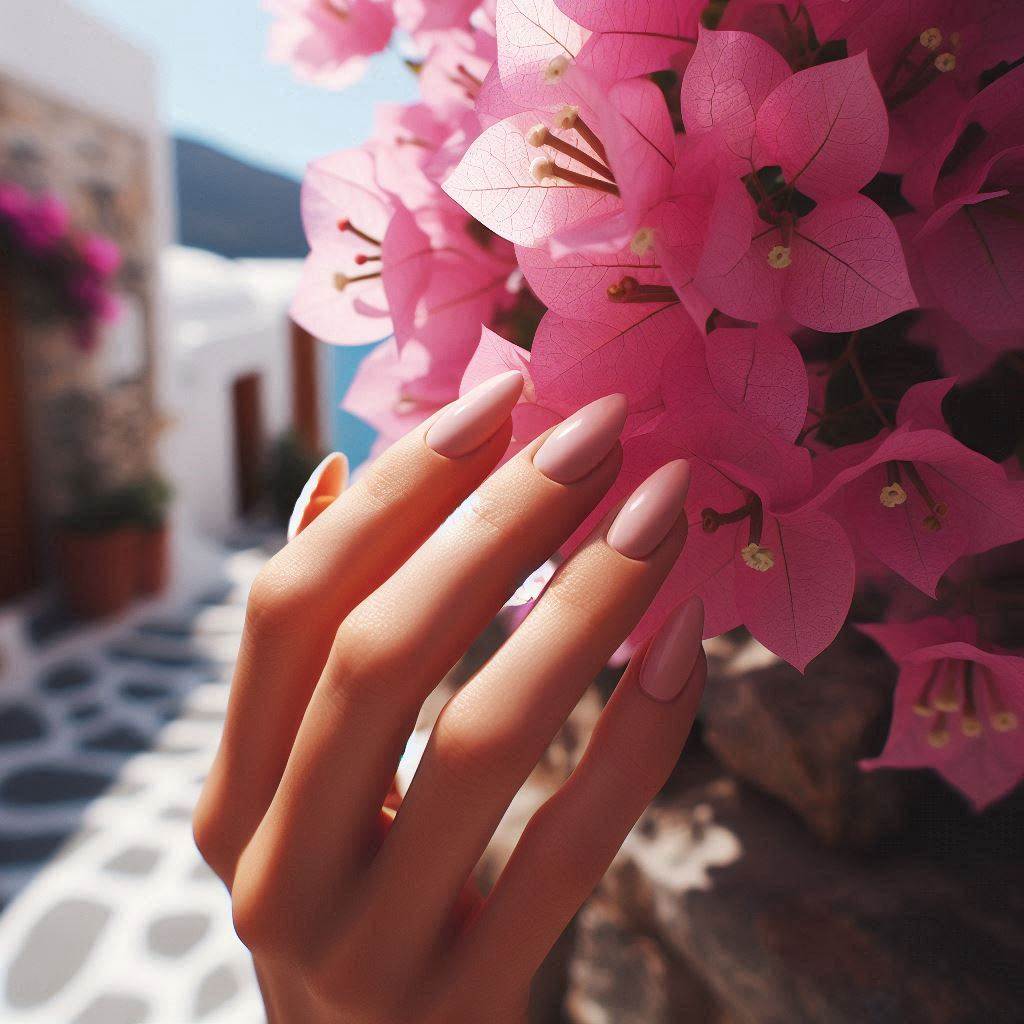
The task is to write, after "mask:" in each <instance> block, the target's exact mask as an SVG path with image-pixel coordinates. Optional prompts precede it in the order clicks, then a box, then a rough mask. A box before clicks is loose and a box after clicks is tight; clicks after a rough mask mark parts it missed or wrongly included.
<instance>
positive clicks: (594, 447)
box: [533, 395, 629, 484]
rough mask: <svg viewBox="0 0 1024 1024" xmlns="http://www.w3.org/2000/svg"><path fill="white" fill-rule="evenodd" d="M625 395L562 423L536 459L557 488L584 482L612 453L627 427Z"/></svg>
mask: <svg viewBox="0 0 1024 1024" xmlns="http://www.w3.org/2000/svg"><path fill="white" fill-rule="evenodd" d="M628 409H629V404H628V402H627V401H626V396H625V395H605V396H604V398H599V399H598V400H597V401H596V402H591V403H590V405H585V406H584V407H583V408H582V409H580V410H579V411H578V412H575V413H573V415H572V416H570V417H569V418H568V419H566V420H565V421H563V422H562V423H560V424H559V425H558V426H557V427H556V428H555V429H554V431H553V432H552V433H551V434H550V435H549V436H548V438H547V440H546V441H545V442H544V443H543V444H542V445H541V446H540V449H539V450H538V451H537V454H536V455H534V457H533V464H534V466H535V467H536V468H537V469H538V470H539V471H540V472H541V473H543V474H544V475H545V476H546V477H547V478H548V479H549V480H554V481H555V483H557V484H571V483H574V482H575V481H577V480H582V479H583V477H585V476H586V475H587V474H588V473H589V472H590V471H591V470H592V469H594V468H595V467H596V466H597V465H598V464H599V463H600V462H601V460H602V459H604V457H605V456H606V455H607V454H608V453H609V452H610V451H611V450H612V448H613V447H614V445H615V442H616V441H617V440H618V437H619V434H621V433H622V428H623V427H624V426H625V424H626V413H627V411H628Z"/></svg>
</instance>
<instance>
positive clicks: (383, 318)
mask: <svg viewBox="0 0 1024 1024" xmlns="http://www.w3.org/2000/svg"><path fill="white" fill-rule="evenodd" d="M270 6H271V8H272V9H273V10H274V11H275V12H276V13H277V14H278V16H279V18H278V22H277V23H276V25H275V30H274V32H275V35H274V50H275V53H276V55H277V56H278V57H279V58H282V59H287V60H290V61H292V62H293V63H294V64H295V66H296V68H297V69H298V71H299V72H300V73H301V74H302V75H303V76H305V77H306V78H309V79H311V80H316V81H321V82H325V83H328V84H338V83H341V82H347V81H349V80H351V78H352V77H353V76H354V75H355V74H356V73H358V70H359V68H360V67H361V66H362V63H363V62H364V61H365V59H366V58H367V56H368V55H370V54H372V53H374V52H376V51H377V50H380V49H381V48H382V47H383V46H384V45H385V44H386V43H387V42H388V41H389V40H390V39H391V38H392V34H393V33H394V32H395V31H396V29H397V30H398V31H399V35H400V38H401V39H403V40H405V42H406V44H407V45H412V46H414V47H415V49H416V56H415V58H411V59H410V65H411V66H412V67H413V68H414V70H415V71H416V73H417V74H418V77H419V82H420V87H421V94H422V99H421V101H420V102H417V103H414V104H411V105H407V106H391V107H384V108H383V109H381V110H380V111H379V113H378V117H377V126H376V129H375V132H374V134H373V137H372V138H371V139H370V140H369V141H368V142H367V143H366V144H365V145H364V146H362V147H361V148H359V149H357V150H351V151H346V152H342V153H336V154H334V155H332V156H329V157H327V158H325V159H323V160H321V161H318V162H317V163H315V164H313V165H312V166H311V168H310V171H309V175H308V177H307V180H306V183H305V188H304V196H303V213H304V219H305V223H306V228H307V233H308V237H309V242H310V246H311V249H312V252H311V254H310V256H309V259H308V262H307V265H306V270H305V276H304V280H303V284H302V286H301V289H300V292H299V294H298V296H297V298H296V301H295V305H294V315H295V316H296V318H297V319H298V320H299V321H300V322H301V323H302V324H304V325H305V326H306V327H307V328H308V329H309V330H310V331H312V332H313V333H314V334H316V335H318V336H319V337H321V338H324V339H325V340H328V341H332V342H335V343H339V344H357V343H363V342H368V341H372V340H376V339H380V338H384V337H389V340H388V341H387V342H386V343H385V344H383V345H382V346H380V347H379V348H378V349H377V350H375V352H374V353H373V355H372V356H371V357H369V358H368V359H367V360H366V362H365V364H364V365H363V368H362V370H361V372H360V374H359V376H358V378H357V380H356V383H355V385H354V387H353V389H352V392H351V393H350V395H349V396H348V399H347V402H346V404H347V407H348V408H349V409H350V410H352V411H354V412H357V413H359V414H360V415H363V416H364V417H365V418H366V419H368V420H369V421H370V422H371V423H373V424H374V425H375V426H376V427H377V428H378V429H379V430H380V431H381V435H382V441H381V443H386V442H388V441H389V440H390V439H392V438H393V437H394V436H395V435H397V434H399V433H401V432H403V431H404V430H405V429H406V428H408V427H410V426H411V425H413V424H414V423H415V422H417V421H419V420H421V419H422V418H424V417H425V416H426V415H428V414H429V413H430V412H432V411H433V410H434V409H436V408H437V407H438V406H439V405H440V404H442V403H444V402H447V401H449V400H451V399H452V398H453V397H454V396H456V395H457V394H458V393H459V391H460V389H465V388H467V387H469V386H472V385H473V384H474V383H476V382H478V381H479V380H481V379H483V378H485V377H488V376H491V375H493V374H494V373H496V372H498V371H501V370H505V369H508V368H513V367H514V368H517V369H519V370H521V371H522V372H523V374H524V376H525V377H526V380H527V386H526V389H525V392H524V396H523V399H522V401H521V404H520V405H519V407H518V408H517V410H516V413H515V417H514V423H515V432H514V442H513V450H518V449H519V448H521V447H522V446H523V445H526V444H528V443H529V442H530V441H532V440H533V439H534V438H536V437H537V436H538V435H539V434H540V433H541V432H543V431H544V430H546V429H548V428H549V427H550V426H551V425H552V424H553V423H555V422H557V421H558V419H559V418H561V417H562V416H564V415H566V414H567V413H569V412H571V411H573V410H574V409H576V408H578V407H579V406H581V405H582V404H584V403H586V402H588V401H591V400H592V399H595V398H597V397H599V396H601V395H604V394H607V393H609V392H621V393H623V394H625V395H626V396H627V398H628V400H629V403H630V416H629V419H628V422H627V427H626V431H625V433H624V439H623V447H624V465H623V470H622V473H621V476H620V479H619V481H618V483H617V485H616V486H615V487H614V488H613V490H612V492H611V493H610V494H609V496H608V498H607V500H606V502H605V503H604V504H603V505H602V506H601V507H600V508H598V510H597V511H596V512H595V516H602V515H604V514H605V512H606V510H607V507H608V505H609V504H611V503H614V502H617V501H619V500H621V499H622V498H623V497H624V496H625V495H626V494H627V493H628V492H629V491H630V490H631V489H632V488H633V487H634V486H636V484H637V483H638V482H639V481H640V480H641V479H642V478H643V477H644V476H645V475H646V474H648V473H650V472H651V471H652V470H654V469H655V468H656V467H657V466H658V465H660V464H662V463H664V462H666V461H667V460H669V459H673V458H678V457H685V458H687V459H689V460H690V462H691V464H692V466H693V484H692V487H691V491H690V498H689V503H688V509H689V515H690V529H691V533H690V539H689V542H688V544H687V547H686V550H685V553H684V555H683V557H682V558H681V559H680V561H679V563H678V564H677V566H676V568H675V570H674V571H673V573H672V574H671V576H670V578H669V579H668V581H667V582H666V584H665V586H664V587H663V589H662V592H661V593H660V595H659V596H658V599H657V600H656V602H655V604H654V606H653V607H652V609H651V610H650V612H649V613H648V615H647V616H646V617H645V619H644V620H643V622H642V623H641V624H640V626H639V627H638V629H637V631H636V633H635V635H634V637H633V638H632V640H633V642H640V641H642V640H643V639H644V638H645V637H646V636H648V635H649V634H650V633H651V631H652V630H653V628H654V627H655V626H656V625H657V623H658V622H660V620H661V619H662V618H663V617H664V616H665V614H666V612H667V610H668V609H669V608H670V607H672V606H674V605H676V604H677V603H679V602H680V601H682V600H684V599H685V598H686V597H687V596H689V595H690V594H695V593H696V594H699V595H700V596H701V597H702V598H703V600H704V603H705V606H706V609H707V633H708V635H709V636H711V635H716V634H719V633H722V632H724V631H726V630H729V629H732V628H734V627H736V626H739V625H744V626H746V628H747V629H748V630H749V631H750V632H751V633H752V634H753V635H754V636H755V637H756V638H757V639H758V640H760V641H761V642H762V643H763V644H764V645H765V646H766V647H768V648H769V649H771V650H772V651H774V652H775V653H776V654H778V655H779V656H780V657H782V658H784V659H786V660H787V661H789V662H790V663H791V664H793V665H794V666H796V667H797V668H799V669H803V668H804V667H805V666H806V665H807V663H808V662H809V661H810V660H811V659H812V658H814V657H815V656H816V655H817V654H819V653H820V652H821V651H822V650H823V649H824V648H825V647H826V646H828V645H829V644H830V643H831V641H832V640H833V638H834V637H835V636H836V633H837V631H838V630H839V629H840V627H841V626H842V625H843V623H844V622H845V621H846V620H847V618H848V616H849V615H850V611H851V606H852V605H853V603H854V602H855V600H859V599H860V598H861V597H863V596H864V595H867V594H871V595H878V594H881V595H883V597H884V605H885V607H886V609H887V610H886V612H885V617H886V618H887V622H886V624H875V625H871V626H865V627H864V629H865V632H867V633H868V634H869V635H870V636H872V637H873V638H874V639H875V640H876V641H877V642H878V643H879V644H880V645H881V646H882V647H883V648H884V649H885V650H886V651H887V652H888V653H889V654H890V655H891V656H892V657H893V658H894V659H895V660H897V661H898V662H899V665H900V669H901V674H900V680H899V684H898V688H897V693H896V697H895V702H894V719H893V726H892V731H891V735H890V738H889V742H888V744H887V746H886V748H885V750H884V751H883V752H882V754H881V756H880V757H878V758H877V759H875V760H874V761H872V762H870V763H869V764H868V765H867V767H878V766H915V765H918V766H919V765H930V766H933V767H935V768H936V769H937V770H938V771H940V772H941V773H943V774H944V775H945V776H946V777H947V778H948V779H949V780H950V781H951V782H952V783H953V784H954V785H955V786H957V787H958V788H959V789H961V790H962V791H963V792H964V793H966V794H967V795H968V797H969V798H970V799H971V800H972V801H973V803H974V804H975V805H976V806H978V807H981V806H984V805H985V804H987V803H989V802H991V801H992V800H994V799H996V798H998V797H999V796H1001V795H1003V794H1005V793H1006V792H1007V791H1008V790H1009V789H1010V788H1012V787H1013V786H1014V785H1015V784H1016V783H1017V782H1018V781H1019V780H1020V778H1021V776H1022V775H1024V734H1022V733H1021V731H1020V728H1019V725H1020V718H1021V715H1024V658H1022V657H1021V656H1020V655H1019V654H1018V653H1014V651H1015V648H1019V647H1020V645H1021V643H1022V642H1024V636H1022V635H1021V633H1020V632H1019V631H1016V633H1015V631H1014V629H1013V628H1012V624H1013V623H1014V622H1015V621H1016V622H1017V624H1018V625H1019V619H1018V620H1014V617H1013V614H1012V612H1010V611H1009V610H1008V604H1007V603H1006V602H1002V603H1001V600H1000V594H1003V595H1006V594H1007V593H1011V594H1012V592H1013V589H1014V588H1013V586H1008V585H1007V583H1006V580H1007V579H1008V578H1009V579H1015V580H1017V581H1018V584H1019V581H1020V580H1022V579H1024V573H1021V572H1020V569H1021V567H1022V565H1024V560H1022V558H1021V555H1022V551H1024V545H1022V544H1021V543H1020V542H1021V540H1022V538H1024V481H1022V479H1021V466H1020V461H1019V455H1020V452H1021V451H1024V411H1022V410H1024V398H1022V388H1024V357H1022V355H1021V352H1020V350H1021V349H1022V348H1024V339H1022V332H1024V65H1022V63H1021V59H1022V57H1024V19H1022V18H1021V17H1019V11H1016V10H1015V7H1016V5H1015V3H1014V2H1012V0H975V2H972V3H969V4H966V3H959V2H956V0H915V2H914V3H904V2H900V0H802V2H801V0H727V2H722V0H717V2H714V3H711V4H706V3H705V2H702V0H640V2H630V3H624V2H622V0H485V2H482V3H477V2H468V3H467V2H461V3H441V2H431V0H393V2H392V0H270ZM591 526H592V521H591V522H588V523H586V524H584V526H583V528H582V529H581V531H580V532H579V533H578V534H577V536H576V537H574V538H573V539H572V540H570V542H569V544H568V546H567V549H566V550H572V548H573V547H574V546H575V545H576V544H578V543H579V541H580V539H581V538H582V537H583V536H584V535H585V534H586V533H587V532H588V531H589V529H590V528H591ZM995 549H1000V550H999V551H998V552H995V554H994V555H993V554H992V553H993V552H994V551H995ZM1013 572H1017V575H1016V576H1013V575H1012V574H1013ZM1020 592H1021V591H1020V587H1019V585H1018V587H1017V589H1016V596H1017V597H1018V598H1019V596H1020ZM870 603H871V602H866V601H865V602H863V606H864V607H867V606H868V605H869V604H870ZM1009 603H1012V601H1010V602H1009ZM874 606H875V607H877V606H878V605H877V602H875V605H874ZM876 617H877V615H876ZM1008 624H1009V626H1008Z"/></svg>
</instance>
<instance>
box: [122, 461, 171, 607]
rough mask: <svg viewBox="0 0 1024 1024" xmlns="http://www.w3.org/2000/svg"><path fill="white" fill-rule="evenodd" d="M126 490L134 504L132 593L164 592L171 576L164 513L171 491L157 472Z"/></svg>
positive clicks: (168, 504)
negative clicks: (133, 584) (133, 573)
mask: <svg viewBox="0 0 1024 1024" xmlns="http://www.w3.org/2000/svg"><path fill="white" fill-rule="evenodd" d="M129 490H130V494H131V501H132V503H133V505H134V510H133V513H132V518H133V520H134V527H135V592H136V593H137V594H139V595H142V596H145V597H149V596H152V595H154V594H159V593H161V592H162V591H163V590H165V589H166V587H167V581H168V578H169V575H170V531H169V529H168V526H167V510H168V507H169V506H170V502H171V497H172V495H173V491H172V488H171V486H170V484H168V483H167V481H166V480H164V478H163V477H161V476H159V475H158V474H156V473H150V474H149V475H148V476H146V477H144V478H143V479H142V480H140V481H138V482H137V483H135V484H134V485H132V486H131V488H129Z"/></svg>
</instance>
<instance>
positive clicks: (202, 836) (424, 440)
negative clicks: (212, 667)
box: [194, 373, 523, 881]
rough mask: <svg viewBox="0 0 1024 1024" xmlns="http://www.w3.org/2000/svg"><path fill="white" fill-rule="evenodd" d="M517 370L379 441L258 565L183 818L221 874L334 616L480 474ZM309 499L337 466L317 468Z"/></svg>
mask: <svg viewBox="0 0 1024 1024" xmlns="http://www.w3.org/2000/svg"><path fill="white" fill-rule="evenodd" d="M522 385H523V381H522V377H521V376H520V375H519V374H517V373H509V374H502V375H500V376H499V377H496V378H493V379H492V380H490V381H486V382H485V383H484V384H482V385H480V386H479V387H478V388H476V389H475V390H474V391H472V392H470V393H469V394H467V395H466V396H464V397H463V398H462V399H460V400H459V401H458V402H456V403H454V404H453V405H451V406H448V407H447V408H446V409H445V410H443V411H442V412H441V413H440V414H439V415H438V416H437V417H435V418H434V419H433V420H431V421H428V422H427V423H425V424H423V425H421V426H420V427H418V428H417V429H416V430H413V431H411V432H410V433H409V434H407V435H406V436H405V437H404V438H402V439H401V440H400V441H398V442H397V443H396V444H394V445H393V446H392V447H391V448H390V449H388V451H386V452H385V453H384V454H383V455H382V456H381V457H380V458H379V459H378V460H377V462H376V463H375V464H374V465H373V466H372V467H370V469H369V470H368V471H367V472H366V473H365V474H364V476H363V477H362V479H361V480H360V481H359V482H358V483H357V484H356V485H355V486H353V487H351V488H350V489H349V490H348V491H345V492H344V493H343V494H341V495H340V496H339V497H337V498H336V500H334V501H332V502H330V503H329V507H327V508H326V509H323V510H321V514H320V515H319V516H317V517H316V519H315V521H314V522H310V523H308V524H307V523H306V522H305V517H303V518H302V519H300V521H299V523H298V524H296V532H298V527H299V526H303V527H304V528H303V529H302V530H301V533H298V535H297V536H296V537H295V539H294V540H292V542H291V543H289V544H288V545H287V546H286V547H285V548H284V549H283V550H282V551H280V552H279V553H278V554H277V555H276V556H275V557H274V558H273V559H271V561H270V562H269V563H268V565H267V566H266V567H265V568H264V569H263V570H262V572H261V573H260V576H259V577H258V579H257V580H256V583H255V584H254V586H253V589H252V592H251V593H250V596H249V603H248V607H247V609H246V625H245V630H244V632H243V636H242V643H241V648H240V651H239V657H238V662H237V664H236V667H235V675H234V679H233V681H232V686H231V696H230V700H229V704H228V712H227V717H226V720H225V725H224V732H223V734H222V737H221V743H220V748H219V750H218V752H217V756H216V758H215V760H214V763H213V766H212V768H211V770H210V773H209V776H208V778H207V781H206V784H205V786H204V788H203V793H202V795H201V797H200V801H199V804H198V806H197V808H196V812H195V816H194V829H195V834H196V841H197V843H198V845H199V848H200V850H201V851H202V852H203V854H204V856H206V858H207V860H208V861H209V863H210V864H211V865H212V866H213V868H214V870H216V871H217V872H218V874H220V876H221V877H222V878H223V879H224V880H225V881H229V880H230V878H231V876H232V874H233V871H234V865H235V862H236V860H237V858H238V856H239V854H240V853H241V851H242V849H243V848H244V846H245V844H246V843H247V842H248V841H249V839H250V837H251V836H252V834H253V832H254V831H255V829H256V826H257V825H258V823H259V821H260V819H261V818H262V817H263V814H264V813H265V811H266V808H267V807H268V806H269V804H270V801H271V799H272V797H273V794H274V791H275V790H276V788H277V784H278V782H279V780H280V777H281V773H282V771H283V770H284V765H285V763H286V761H287V759H288V755H289V753H290V751H291V747H292V742H293V740H294V737H295V733H296V731H297V729H298V726H299V722H300V721H301V718H302V715H303V713H304V712H305V710H306V705H307V703H308V701H309V695H310V693H311V692H312V690H313V687H314V686H315V684H316V681H317V679H318V678H319V676H320V673H321V671H322V670H323V666H324V663H325V662H326V660H327V656H328V654H329V652H330V648H331V643H332V640H333V638H334V634H335V631H336V630H337V628H338V624H339V623H340V622H341V621H342V619H344V617H345V616H346V615H347V614H348V613H349V612H350V611H351V609H352V608H354V607H355V606H356V605H357V604H359V602H360V601H362V600H363V599H364V598H365V597H366V596H367V595H368V594H370V593H372V592H373V591H374V590H375V589H376V588H377V587H378V586H379V585H380V584H381V583H382V582H383V581H384V580H386V579H387V578H388V577H389V576H391V574H392V573H394V572H395V570H396V569H398V568H399V566H401V565H402V563H403V562H405V561H406V559H407V558H408V557H409V556H410V555H411V554H412V553H413V551H415V550H416V549H417V548H418V547H419V546H420V545H421V544H422V543H423V541H424V540H425V539H426V538H427V537H428V536H429V535H430V534H431V533H433V531H434V530H435V529H436V528H437V527H438V525H440V523H441V522H443V521H444V519H445V518H446V517H447V516H448V515H450V513H451V512H452V510H453V509H454V508H456V507H457V506H458V505H459V503H460V502H462V501H463V500H464V499H465V498H466V496H467V495H468V494H470V493H471V492H472V490H473V489H474V488H475V487H476V486H477V485H478V484H479V483H480V482H481V481H482V480H483V479H484V478H485V477H486V476H487V474H488V473H490V472H491V471H492V470H493V469H494V467H495V466H496V465H497V463H498V461H499V460H500V459H501V456H502V455H503V454H504V452H505V450H506V448H507V446H508V441H509V437H510V435H511V420H510V418H509V417H510V413H511V411H512V408H513V407H514V406H515V404H516V401H517V400H518V397H519V394H520V392H521V390H522ZM320 468H321V474H320V480H319V481H318V482H316V483H314V485H313V486H312V487H311V492H312V496H313V497H314V498H320V497H330V492H331V489H332V486H333V485H338V484H340V483H341V480H340V471H339V467H333V468H332V466H331V465H330V464H328V465H326V466H321V467H320Z"/></svg>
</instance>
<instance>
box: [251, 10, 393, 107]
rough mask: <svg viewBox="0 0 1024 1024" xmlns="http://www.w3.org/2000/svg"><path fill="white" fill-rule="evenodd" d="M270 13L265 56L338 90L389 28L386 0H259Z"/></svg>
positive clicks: (381, 46) (379, 44) (357, 72)
mask: <svg viewBox="0 0 1024 1024" xmlns="http://www.w3.org/2000/svg"><path fill="white" fill-rule="evenodd" d="M265 7H266V9H267V10H268V11H270V13H271V14H273V15H275V19H276V20H275V21H274V23H273V24H272V25H271V28H270V59H271V60H272V61H274V62H276V63H279V64H290V65H291V67H292V69H293V70H294V71H295V74H296V75H298V77H300V78H302V79H305V80H306V81H309V82H313V83H315V84H316V85H319V86H322V87H324V88H328V89H343V88H345V87H346V86H348V85H351V84H352V83H353V82H355V81H356V80H357V79H359V78H360V77H361V76H362V74H363V72H364V71H365V70H366V59H365V58H366V57H368V56H369V55H371V54H374V53H379V52H380V51H381V50H383V49H384V47H385V46H387V44H388V41H389V40H390V39H391V33H392V32H393V31H394V28H395V15H394V11H393V9H392V5H391V3H390V2H388V0H265Z"/></svg>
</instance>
